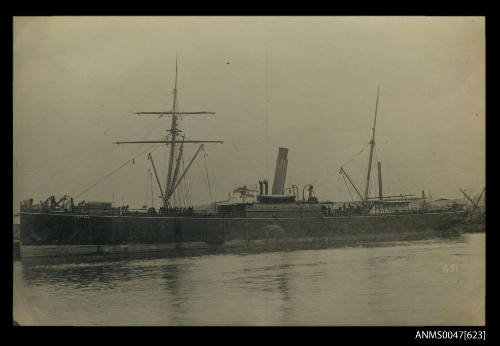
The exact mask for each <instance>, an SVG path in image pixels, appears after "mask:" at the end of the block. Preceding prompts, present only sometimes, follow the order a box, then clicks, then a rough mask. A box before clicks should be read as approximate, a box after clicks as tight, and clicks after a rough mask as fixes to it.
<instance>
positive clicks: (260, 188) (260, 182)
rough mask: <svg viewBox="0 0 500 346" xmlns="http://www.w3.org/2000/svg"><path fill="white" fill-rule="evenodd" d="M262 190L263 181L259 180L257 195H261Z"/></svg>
mask: <svg viewBox="0 0 500 346" xmlns="http://www.w3.org/2000/svg"><path fill="white" fill-rule="evenodd" d="M263 191H264V183H262V181H261V180H259V195H262V192H263Z"/></svg>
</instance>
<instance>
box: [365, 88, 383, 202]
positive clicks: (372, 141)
mask: <svg viewBox="0 0 500 346" xmlns="http://www.w3.org/2000/svg"><path fill="white" fill-rule="evenodd" d="M379 91H380V88H377V102H376V104H375V120H374V121H373V128H372V130H373V133H372V140H371V141H370V159H369V161H368V174H367V176H366V187H365V198H364V202H366V201H367V200H368V189H369V188H370V174H371V169H372V159H373V148H374V147H375V125H376V124H377V110H378V97H379Z"/></svg>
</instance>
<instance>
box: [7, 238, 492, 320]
mask: <svg viewBox="0 0 500 346" xmlns="http://www.w3.org/2000/svg"><path fill="white" fill-rule="evenodd" d="M484 244H485V243H484V234H482V235H481V234H476V235H472V237H468V238H467V237H465V240H464V239H462V240H460V241H457V240H449V241H423V242H406V243H400V244H397V245H393V246H387V247H384V246H381V247H369V248H347V249H325V250H303V251H291V252H284V253H268V254H249V255H208V256H200V257H185V258H153V259H134V260H120V261H112V262H110V261H108V262H106V261H101V262H98V263H71V264H55V265H54V264H50V265H49V264H27V263H22V262H17V263H15V265H14V277H15V280H14V282H15V285H14V291H15V296H14V301H15V304H16V302H17V306H21V307H24V308H26V310H28V312H27V313H29V314H30V318H24V319H22V318H20V319H21V320H20V321H19V320H18V319H17V318H16V320H18V321H19V322H20V323H21V324H23V323H24V324H35V325H40V324H41V325H311V324H314V325H406V324H410V325H411V324H413V325H415V324H416V325H418V324H442V323H445V324H460V323H462V322H464V321H466V322H467V323H465V324H474V323H479V324H480V323H481V321H484V306H483V308H482V310H481V301H482V300H481V299H482V298H484V260H485V258H484ZM443 268H444V269H448V270H447V271H445V270H444V269H443ZM450 268H451V269H450ZM464 301H470V302H471V303H470V304H469V305H467V306H466V307H464V304H463V302H464ZM477 306H479V308H477ZM469 308H470V310H471V311H472V310H474V311H476V310H477V311H476V312H474V315H471V313H469V314H466V313H467V312H469V311H468V310H467V309H469ZM464 309H466V310H465V311H464ZM471 321H472V323H471Z"/></svg>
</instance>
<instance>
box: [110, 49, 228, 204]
mask: <svg viewBox="0 0 500 346" xmlns="http://www.w3.org/2000/svg"><path fill="white" fill-rule="evenodd" d="M177 70H178V68H177V57H176V58H175V84H174V99H173V106H172V110H170V111H158V112H136V113H135V114H138V115H160V116H162V115H172V123H171V126H170V129H169V130H167V131H168V132H170V139H169V138H168V136H167V137H166V138H165V139H164V140H159V141H154V140H153V141H128V142H115V144H147V143H162V144H166V145H168V144H170V145H171V146H170V156H169V159H168V169H167V180H166V182H165V194H163V192H162V188H161V184H160V181H159V178H158V175H157V174H156V169H155V167H154V163H153V159H152V157H151V154H150V155H149V159H150V160H151V164H152V165H153V170H154V172H155V175H156V179H157V181H158V185H159V187H160V192H161V194H162V199H163V207H165V208H167V207H168V206H169V200H170V198H171V197H172V195H173V194H174V192H175V190H176V188H177V187H178V186H179V184H180V183H181V181H182V179H183V178H184V176H185V175H186V173H187V171H188V169H189V168H190V167H191V164H192V163H193V161H194V159H195V158H196V156H197V155H198V153H199V152H200V150H201V149H203V143H223V141H217V140H186V139H185V136H182V140H177V137H178V136H177V135H178V133H179V132H181V131H180V130H179V129H178V126H177V117H178V116H181V115H195V114H211V115H213V114H215V112H206V111H201V112H179V111H177ZM178 143H179V144H181V151H180V152H179V155H178V158H177V160H176V167H175V173H174V176H173V179H172V170H173V164H174V157H175V148H176V144H178ZM189 143H199V144H200V147H199V148H198V151H197V152H196V153H195V154H194V155H193V158H192V159H191V161H190V163H189V165H188V166H187V167H186V169H185V170H184V172H183V173H182V175H181V177H180V178H179V179H177V175H178V171H179V167H180V161H181V155H182V151H183V150H182V148H183V146H184V144H189Z"/></svg>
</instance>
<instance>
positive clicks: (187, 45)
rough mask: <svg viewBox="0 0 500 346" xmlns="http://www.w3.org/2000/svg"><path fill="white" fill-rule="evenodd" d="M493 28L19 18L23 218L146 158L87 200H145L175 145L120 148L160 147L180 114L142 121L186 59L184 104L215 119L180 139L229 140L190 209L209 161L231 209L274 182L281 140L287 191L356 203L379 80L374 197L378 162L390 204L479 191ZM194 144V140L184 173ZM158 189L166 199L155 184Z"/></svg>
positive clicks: (344, 21) (426, 21) (196, 123)
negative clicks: (248, 189)
mask: <svg viewBox="0 0 500 346" xmlns="http://www.w3.org/2000/svg"><path fill="white" fill-rule="evenodd" d="M484 23H485V21H484V18H482V17H359V18H356V17H36V18H32V17H16V18H14V56H13V61H14V86H13V95H14V100H13V102H14V103H13V105H14V107H13V110H14V114H13V125H14V128H13V131H14V133H13V139H14V153H13V154H14V157H13V159H14V162H13V165H14V201H13V203H14V210H18V208H19V207H18V205H19V202H20V201H21V200H23V199H27V198H30V197H31V198H34V199H35V202H38V201H39V200H41V199H43V200H45V199H46V198H47V197H49V196H50V195H55V196H56V198H59V197H61V196H62V195H64V194H66V193H70V194H72V196H73V197H76V196H77V195H78V194H79V191H82V190H83V189H84V187H85V186H87V185H89V184H92V183H93V182H95V181H96V180H98V179H99V178H101V177H103V176H105V175H106V174H107V173H109V172H111V171H112V170H114V169H115V168H117V167H119V166H121V165H122V164H123V163H125V162H126V161H127V160H129V159H131V158H132V157H135V164H129V165H127V166H125V167H124V168H123V169H121V170H119V171H118V172H117V173H115V174H113V175H112V176H110V177H109V178H107V179H105V180H104V181H103V182H102V183H101V184H99V185H97V186H95V187H94V188H93V189H91V190H89V191H88V192H86V193H85V194H83V195H82V196H81V197H79V200H82V199H85V200H99V201H112V199H113V198H114V201H115V203H116V204H122V202H124V203H125V204H130V205H131V206H133V207H140V206H141V205H142V204H144V202H145V199H146V197H147V196H146V193H147V192H146V190H147V189H148V186H149V185H148V184H149V183H148V179H149V173H148V168H150V163H149V161H148V160H147V153H148V152H149V151H151V150H154V152H153V154H152V155H153V157H154V158H155V164H156V166H157V167H158V169H159V173H160V176H161V177H160V179H162V184H164V181H165V180H166V179H165V175H166V173H165V172H166V157H165V154H166V152H167V150H165V149H166V148H165V147H164V146H163V147H162V146H161V145H160V146H159V147H155V148H153V149H151V150H149V151H148V150H147V148H148V147H149V146H148V145H116V144H113V142H115V141H120V140H156V139H162V138H163V137H164V135H165V133H166V132H165V130H166V129H169V128H170V118H169V117H164V118H161V119H158V117H157V116H142V117H141V116H136V115H133V114H131V112H134V111H156V110H170V109H171V108H172V89H173V87H174V76H175V58H176V54H177V55H178V60H179V77H178V78H179V82H178V83H179V85H178V100H179V107H178V109H179V110H182V111H201V110H203V111H213V112H216V115H215V116H200V115H193V116H186V117H185V118H184V120H183V121H182V122H181V129H182V130H183V131H184V132H185V134H186V135H187V137H188V138H190V139H221V140H224V144H222V145H220V144H209V145H207V147H206V151H205V153H206V154H207V156H206V157H203V156H199V157H198V158H197V159H196V161H195V162H194V164H193V166H192V167H191V169H190V171H189V173H188V178H189V184H190V188H189V190H190V200H191V201H192V204H203V203H207V202H208V201H209V199H210V198H209V193H208V187H207V175H206V171H205V165H204V164H205V163H204V160H205V159H206V164H207V168H208V173H209V180H210V187H211V193H212V199H213V200H221V199H225V198H227V194H228V192H229V191H231V190H232V189H234V188H235V187H237V186H240V185H244V184H246V185H248V186H255V184H257V182H258V180H260V179H264V178H267V179H268V180H269V181H270V182H272V180H273V172H274V166H275V160H276V156H277V153H278V147H280V146H282V147H287V148H288V149H289V153H288V171H287V176H286V184H285V185H286V186H290V185H291V184H296V185H298V186H299V187H300V190H301V191H302V188H303V186H304V185H305V184H308V183H311V184H313V185H314V186H315V192H316V195H317V197H318V198H319V199H320V200H349V199H350V196H349V193H348V192H347V189H346V186H345V183H344V181H343V179H342V178H341V177H340V176H339V174H338V170H339V167H340V166H341V165H344V167H345V168H346V170H348V172H349V173H350V174H351V176H352V178H353V179H354V180H355V181H356V182H357V183H358V184H359V185H360V187H361V188H363V187H364V184H365V179H366V169H367V165H368V153H369V141H370V138H371V128H372V126H373V117H374V111H375V100H376V95H377V87H379V86H380V100H379V108H378V119H377V133H376V138H375V141H376V155H375V157H374V163H373V168H374V170H373V171H372V181H371V184H372V185H371V186H372V187H371V189H370V190H371V195H376V194H377V187H376V186H377V172H376V162H377V161H381V162H382V171H383V173H382V176H383V180H384V184H383V185H384V194H387V195H389V194H399V193H412V194H420V191H421V190H425V191H426V192H429V191H431V193H432V195H433V197H434V198H438V197H445V198H457V197H462V196H461V193H460V192H459V191H458V189H459V188H462V189H469V190H471V191H477V192H479V191H480V190H481V189H482V187H483V186H484V184H485V24H484ZM266 55H267V59H266ZM266 61H267V63H266ZM266 71H267V73H266ZM266 81H267V82H266ZM266 85H267V87H266ZM266 90H267V98H268V107H267V119H268V121H266ZM266 124H267V125H266ZM266 128H267V129H266ZM266 133H267V136H266ZM196 149H197V146H196V144H192V145H190V146H189V147H187V145H186V149H185V160H186V165H187V162H188V160H189V159H190V158H191V156H192V155H193V154H194V152H195V150H196ZM363 149H364V151H363V152H361V151H362V150H363ZM360 152H361V153H360ZM358 153H360V154H359V155H357V154H358ZM266 157H267V161H266ZM266 168H267V169H266ZM154 189H155V192H154V194H155V196H157V195H159V193H158V192H157V190H158V189H157V188H156V183H155V184H154ZM351 192H352V190H351ZM155 206H156V207H158V206H159V200H158V199H157V198H156V199H155Z"/></svg>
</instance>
